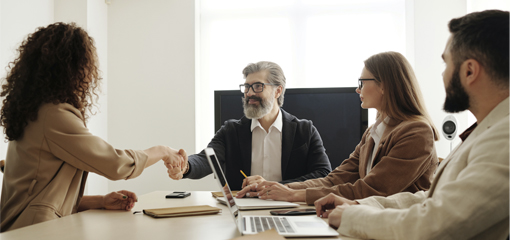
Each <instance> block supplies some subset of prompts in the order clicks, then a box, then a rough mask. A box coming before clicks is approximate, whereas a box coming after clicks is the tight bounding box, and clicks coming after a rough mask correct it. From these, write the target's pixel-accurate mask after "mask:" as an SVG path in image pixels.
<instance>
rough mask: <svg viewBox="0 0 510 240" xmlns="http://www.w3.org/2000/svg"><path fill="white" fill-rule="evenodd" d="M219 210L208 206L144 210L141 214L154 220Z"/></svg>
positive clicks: (211, 212) (210, 212) (217, 211)
mask: <svg viewBox="0 0 510 240" xmlns="http://www.w3.org/2000/svg"><path fill="white" fill-rule="evenodd" d="M220 212H221V208H217V207H211V206H209V205H200V206H186V207H171V208H155V209H144V210H143V213H144V214H146V215H149V216H151V217H155V218H163V217H181V216H194V215H205V214H216V213H220Z"/></svg>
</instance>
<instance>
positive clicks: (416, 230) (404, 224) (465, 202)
mask: <svg viewBox="0 0 510 240" xmlns="http://www.w3.org/2000/svg"><path fill="white" fill-rule="evenodd" d="M508 113H509V101H508V98H507V99H506V100H504V101H503V102H501V103H500V104H499V105H498V106H497V107H496V108H494V109H493V110H492V111H491V112H490V113H489V115H487V117H485V119H483V121H482V122H480V124H479V125H478V126H477V127H476V128H475V130H474V131H473V132H472V133H471V134H470V135H469V137H467V138H466V139H465V141H464V142H463V143H461V144H460V145H459V146H458V147H457V148H455V149H454V150H453V151H452V152H451V153H450V155H449V156H448V157H447V158H446V159H445V160H443V161H442V162H441V165H440V166H439V169H438V171H437V173H436V176H435V178H434V181H433V183H432V186H431V188H430V190H429V191H427V192H423V191H420V192H417V193H415V194H411V193H399V194H395V195H392V196H389V197H387V198H384V197H370V198H366V199H362V200H358V202H359V203H360V204H361V205H356V206H352V207H349V208H347V209H346V210H345V211H344V212H343V215H342V223H341V225H340V228H339V229H338V231H339V232H340V233H342V234H344V235H348V236H353V237H358V238H373V239H406V240H407V239H506V238H507V237H508V224H509V220H508V219H509V218H508V215H509V214H508V212H509V202H508V200H509V190H508V188H509V176H508V174H509V168H508V161H509V150H510V149H509V119H508Z"/></svg>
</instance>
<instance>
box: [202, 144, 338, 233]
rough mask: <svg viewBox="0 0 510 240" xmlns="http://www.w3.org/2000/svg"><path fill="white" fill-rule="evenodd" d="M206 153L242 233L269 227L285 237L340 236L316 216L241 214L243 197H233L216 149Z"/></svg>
mask: <svg viewBox="0 0 510 240" xmlns="http://www.w3.org/2000/svg"><path fill="white" fill-rule="evenodd" d="M205 154H206V156H207V160H208V161H209V165H210V166H211V169H212V171H213V173H214V176H215V177H216V180H217V182H218V184H219V186H220V188H221V191H222V193H223V196H225V197H226V199H227V202H226V203H227V204H226V205H227V207H228V210H229V212H230V213H231V215H232V218H233V219H234V222H235V223H236V224H237V229H238V230H239V232H241V234H243V235H249V234H256V233H258V232H263V231H266V230H269V229H276V231H278V234H280V235H282V236H285V237H326V236H338V232H337V231H335V230H333V229H332V228H331V227H329V226H328V224H327V223H326V222H325V221H324V220H322V219H321V218H319V217H316V216H285V217H283V216H254V215H246V216H241V214H240V213H239V206H238V202H239V200H242V199H238V198H234V197H233V195H232V191H230V187H229V185H228V182H227V179H226V178H225V175H224V174H223V170H222V169H221V167H220V164H219V162H218V159H217V158H216V154H215V153H214V150H213V149H212V148H206V149H205ZM259 200H260V199H259ZM261 201H267V200H261ZM267 202H276V201H267ZM297 205H298V204H297Z"/></svg>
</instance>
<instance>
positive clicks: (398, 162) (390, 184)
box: [237, 52, 439, 204]
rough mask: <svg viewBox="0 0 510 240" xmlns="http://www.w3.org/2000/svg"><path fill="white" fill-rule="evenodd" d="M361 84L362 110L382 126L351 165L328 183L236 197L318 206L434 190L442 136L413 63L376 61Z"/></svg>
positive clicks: (254, 189)
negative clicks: (331, 200)
mask: <svg viewBox="0 0 510 240" xmlns="http://www.w3.org/2000/svg"><path fill="white" fill-rule="evenodd" d="M358 84H359V86H358V88H357V89H356V92H357V93H358V94H359V95H360V99H361V102H362V104H361V107H362V108H375V109H377V121H376V123H375V124H374V125H372V126H370V127H369V128H368V129H367V130H366V131H365V133H364V134H363V137H362V139H361V142H360V143H359V144H358V146H356V149H355V150H354V152H353V153H351V155H350V156H349V158H348V159H346V160H344V161H343V162H342V164H341V165H340V166H338V167H337V168H336V169H335V170H333V171H332V172H331V173H330V174H329V175H328V176H326V177H324V178H319V179H312V180H307V181H304V182H295V183H289V184H286V185H282V184H279V183H276V182H269V181H266V182H263V183H262V184H259V185H250V186H247V187H246V188H244V189H243V190H242V191H241V192H240V193H239V194H238V195H237V197H243V196H245V195H246V196H248V197H250V196H251V197H254V196H258V197H260V198H262V199H273V200H285V201H294V202H301V201H305V202H306V203H308V204H313V203H314V201H315V200H317V199H319V198H321V197H323V196H325V195H327V194H329V193H334V194H336V195H339V196H343V197H345V198H347V199H359V198H365V197H368V196H374V195H375V196H388V195H391V194H394V193H398V192H402V191H407V192H416V191H420V190H427V189H429V188H430V182H431V180H432V175H433V173H434V171H435V169H436V167H437V162H438V160H437V156H436V151H435V148H434V141H436V140H438V139H439V137H438V136H439V135H438V131H437V130H436V128H435V127H434V124H433V123H432V121H431V119H430V117H429V115H428V113H427V111H426V109H425V106H424V105H423V99H422V96H421V92H420V89H419V86H418V82H417V81H416V77H415V75H414V72H413V69H412V68H411V65H410V64H409V62H408V61H407V60H406V59H405V57H404V56H403V55H402V54H400V53H397V52H384V53H379V54H376V55H373V56H371V57H370V58H368V59H367V60H366V61H365V67H364V68H363V70H362V72H361V76H360V79H359V80H358Z"/></svg>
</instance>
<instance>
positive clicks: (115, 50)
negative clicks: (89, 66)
mask: <svg viewBox="0 0 510 240" xmlns="http://www.w3.org/2000/svg"><path fill="white" fill-rule="evenodd" d="M195 21H196V20H195V1H189V0H152V1H138V0H123V1H116V0H112V3H111V4H110V5H109V6H108V122H109V125H108V139H109V142H110V143H111V144H112V145H113V146H115V147H117V148H131V149H146V148H149V147H151V146H154V145H167V146H170V147H173V148H176V149H178V148H183V149H185V150H186V151H187V152H188V153H189V154H193V153H195V152H196V149H195V108H194V106H195ZM108 188H109V190H111V191H114V190H120V189H127V190H133V191H135V192H136V193H137V194H144V193H148V192H151V191H155V190H168V191H170V190H178V189H181V190H182V189H187V190H210V189H216V185H215V183H214V182H213V181H211V180H210V177H208V178H207V179H205V180H204V179H202V180H181V181H173V180H171V179H170V178H169V177H168V175H167V173H166V168H165V167H164V165H163V163H161V162H160V163H157V164H156V165H154V166H151V167H150V168H147V169H146V170H145V171H144V173H143V174H142V175H141V176H140V177H138V178H136V179H133V180H129V181H111V182H110V183H109V186H108Z"/></svg>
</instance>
